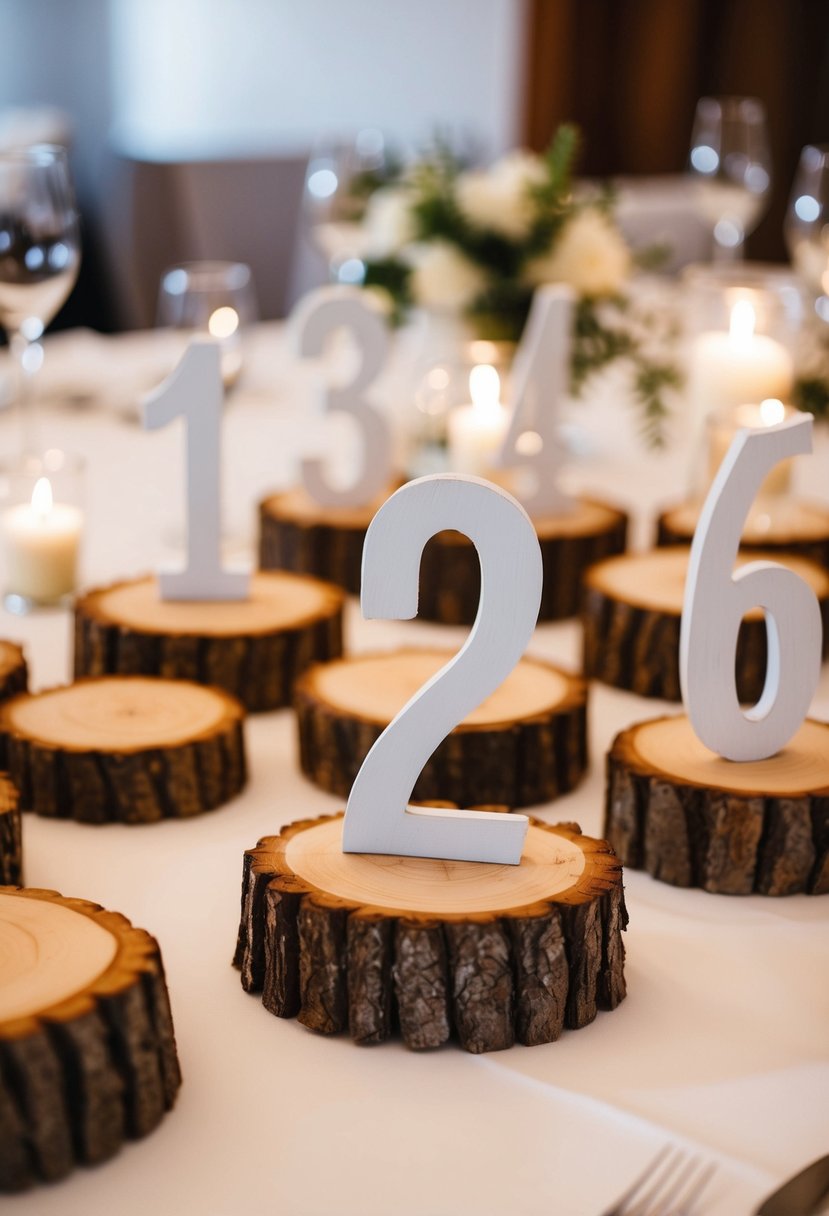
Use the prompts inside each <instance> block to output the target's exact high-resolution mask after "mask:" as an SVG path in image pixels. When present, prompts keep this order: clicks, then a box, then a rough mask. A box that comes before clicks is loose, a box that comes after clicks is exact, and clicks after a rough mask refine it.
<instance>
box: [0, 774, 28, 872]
mask: <svg viewBox="0 0 829 1216" xmlns="http://www.w3.org/2000/svg"><path fill="white" fill-rule="evenodd" d="M22 881H23V838H22V833H21V824H20V807H19V806H18V797H17V790H16V789H15V787H14V786H13V785H12V783H11V781H9V779H8V777H7V776H6V774H5V773H0V886H18V885H19V884H20V883H22Z"/></svg>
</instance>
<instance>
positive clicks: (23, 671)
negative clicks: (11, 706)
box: [0, 640, 29, 701]
mask: <svg viewBox="0 0 829 1216" xmlns="http://www.w3.org/2000/svg"><path fill="white" fill-rule="evenodd" d="M2 645H3V648H4V649H5V650H7V651H8V652H9V656H8V663H7V664H6V669H5V671H0V701H5V700H7V699H8V698H9V697H13V696H15V695H16V694H17V693H19V692H26V690H27V688H28V687H29V668H28V666H27V664H26V656H25V655H24V653H23V648H22V647H21V646H18V645H17V643H16V642H7V641H5V640H4V641H3V643H2Z"/></svg>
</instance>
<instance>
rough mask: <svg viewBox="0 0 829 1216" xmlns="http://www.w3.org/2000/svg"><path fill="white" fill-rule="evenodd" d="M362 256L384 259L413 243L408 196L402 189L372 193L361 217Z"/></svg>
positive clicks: (405, 190)
mask: <svg viewBox="0 0 829 1216" xmlns="http://www.w3.org/2000/svg"><path fill="white" fill-rule="evenodd" d="M363 232H364V234H365V246H364V249H365V253H366V254H367V255H368V257H370V258H387V257H391V255H392V254H395V253H399V252H400V250H401V249H402V248H403V247H404V246H405V245H408V244H410V243H411V241H413V240H414V223H413V221H412V211H411V194H410V193H409V191H408V190H407V189H405V187H402V186H385V187H384V188H383V189H382V190H375V192H374V194H372V196H371V198H370V199H369V200H368V206H367V207H366V212H365V215H364V216H363Z"/></svg>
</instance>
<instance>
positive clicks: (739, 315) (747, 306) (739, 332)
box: [729, 300, 757, 342]
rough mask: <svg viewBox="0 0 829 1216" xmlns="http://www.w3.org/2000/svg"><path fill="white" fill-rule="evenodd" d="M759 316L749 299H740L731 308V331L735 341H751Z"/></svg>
mask: <svg viewBox="0 0 829 1216" xmlns="http://www.w3.org/2000/svg"><path fill="white" fill-rule="evenodd" d="M756 323H757V318H756V315H755V313H754V306H753V305H752V304H751V302H750V301H749V300H738V301H737V303H736V304H735V305H734V307H733V308H732V309H731V323H730V326H729V332H730V335H731V338H732V340H733V341H734V342H750V341H751V338H752V337H753V335H754V326H755V325H756Z"/></svg>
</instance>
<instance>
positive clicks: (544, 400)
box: [498, 284, 574, 516]
mask: <svg viewBox="0 0 829 1216" xmlns="http://www.w3.org/2000/svg"><path fill="white" fill-rule="evenodd" d="M573 302H574V293H573V291H572V290H571V289H570V288H569V287H565V286H563V285H560V284H559V285H556V286H554V287H539V288H538V290H537V291H536V293H535V295H534V296H533V302H532V307H531V309H530V315H529V317H528V319H527V324H526V326H525V328H524V334H523V337H522V338H521V345H520V346H519V348H518V352H517V354H516V356H515V362H514V364H513V372H512V416H511V418H510V424H509V428H508V429H507V433H506V435H505V436H504V442H503V446H502V447H501V451H500V453H499V455H498V464H499V465H500V467H501V468H512V467H513V466H515V465H519V466H523V467H524V468H525V469H526V470H527V472H528V473H529V474H530V478H531V482H532V484H531V485H530V487H529V488H528V490H527V491H524V490H519V491H518V497H519V498H520V499H521V502H522V503H523V504H524V506H525V507H526V508H527V510H528V511H531V512H532V513H533V515H534V516H540V515H555V514H558V513H560V512H562V511H567V510H569V509H570V508H571V507H572V501H571V500H570V499H569V498H568V497H567V495H566V494H563V493H562V492H561V490H560V489H559V488H558V484H557V483H558V475H559V472H560V471H561V466H562V464H563V463H564V457H563V455H562V450H561V437H560V435H559V433H558V427H559V404H560V402H561V399H562V397H563V396H564V395H565V394H566V392H567V386H568V384H569V382H570V345H571V341H570V331H571V326H572V323H573Z"/></svg>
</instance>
